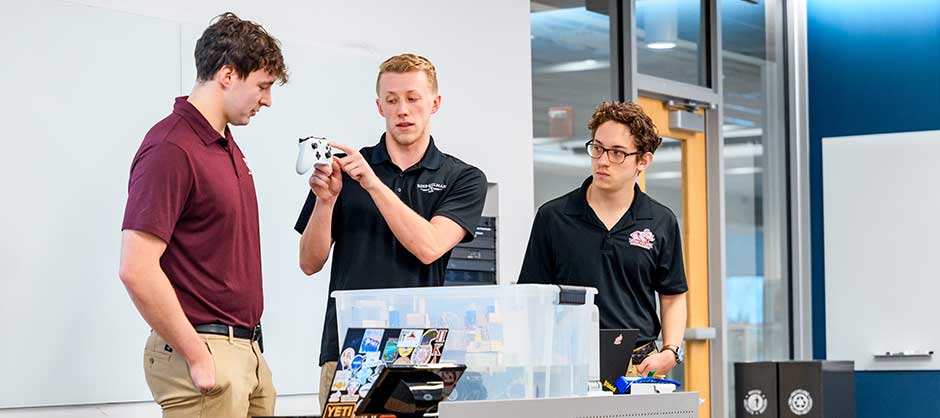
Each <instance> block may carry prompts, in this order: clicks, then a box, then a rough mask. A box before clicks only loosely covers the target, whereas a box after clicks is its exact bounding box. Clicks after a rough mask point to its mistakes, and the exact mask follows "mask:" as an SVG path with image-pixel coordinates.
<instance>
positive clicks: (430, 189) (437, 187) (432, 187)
mask: <svg viewBox="0 0 940 418" xmlns="http://www.w3.org/2000/svg"><path fill="white" fill-rule="evenodd" d="M446 188H447V185H446V184H440V183H427V184H421V183H418V190H420V191H422V192H425V193H434V192H439V191H441V190H444V189H446Z"/></svg>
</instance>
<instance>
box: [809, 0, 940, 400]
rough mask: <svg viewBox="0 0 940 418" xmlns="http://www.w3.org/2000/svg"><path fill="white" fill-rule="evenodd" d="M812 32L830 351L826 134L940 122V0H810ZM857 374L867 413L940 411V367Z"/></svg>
mask: <svg viewBox="0 0 940 418" xmlns="http://www.w3.org/2000/svg"><path fill="white" fill-rule="evenodd" d="M807 32H808V34H807V35H808V36H807V39H808V49H807V54H808V56H807V58H808V66H809V72H808V78H809V85H808V88H809V134H810V167H809V169H810V187H811V190H810V201H811V205H812V208H811V217H812V225H811V229H812V259H813V265H812V272H813V286H812V290H813V355H814V357H816V358H826V316H825V263H824V260H825V254H824V245H823V243H824V237H823V210H824V208H823V191H822V138H825V137H832V136H845V135H864V134H877V133H888V132H910V131H921V130H932V129H940V1H938V0H906V1H898V2H888V1H882V0H841V1H835V0H831V1H823V0H808V1H807ZM938 159H940V156H938ZM890 161H891V156H890V155H886V156H885V165H884V166H881V167H872V169H873V170H893V169H897V168H896V167H892V166H891V162H890ZM888 194H889V195H890V191H888ZM924 331H925V332H936V330H924ZM834 360H836V359H834ZM857 379H858V392H857V395H858V416H859V417H884V416H893V417H940V396H937V392H938V391H940V372H861V373H858V376H857Z"/></svg>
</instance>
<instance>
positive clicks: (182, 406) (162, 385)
mask: <svg viewBox="0 0 940 418" xmlns="http://www.w3.org/2000/svg"><path fill="white" fill-rule="evenodd" d="M199 336H200V337H202V339H203V340H204V341H205V342H206V346H207V347H208V348H209V351H210V352H211V353H212V360H213V362H214V363H215V381H216V388H215V389H213V390H212V391H210V392H209V393H208V394H205V395H203V394H202V393H200V392H199V390H198V389H196V387H195V386H194V385H193V382H192V379H191V378H190V377H189V365H188V364H187V363H186V360H185V359H183V357H182V356H181V355H179V353H178V352H175V351H169V350H167V347H168V345H167V343H166V341H164V340H163V338H160V336H159V335H157V334H156V333H155V332H151V333H150V338H148V339H147V346H146V348H144V377H145V378H146V379H147V385H148V386H150V392H151V393H152V394H153V400H154V401H155V402H157V403H158V404H159V405H160V407H161V408H162V409H163V417H164V418H174V417H187V418H189V417H200V418H201V417H226V418H228V417H246V418H248V417H252V416H255V415H274V400H275V397H276V396H277V395H276V393H275V391H274V385H273V383H272V381H271V370H270V369H269V368H268V364H267V362H265V361H264V357H262V356H261V350H260V349H259V348H258V343H257V342H251V341H249V340H246V339H241V338H230V337H228V336H224V335H209V334H199Z"/></svg>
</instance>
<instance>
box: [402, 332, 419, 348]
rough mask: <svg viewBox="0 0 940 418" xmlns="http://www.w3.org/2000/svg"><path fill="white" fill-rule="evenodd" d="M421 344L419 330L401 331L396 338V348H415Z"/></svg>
mask: <svg viewBox="0 0 940 418" xmlns="http://www.w3.org/2000/svg"><path fill="white" fill-rule="evenodd" d="M420 344H421V330H420V329H403V330H401V335H399V337H398V348H403V347H405V348H408V347H417V346H418V345H420Z"/></svg>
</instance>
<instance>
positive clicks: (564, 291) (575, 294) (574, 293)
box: [556, 284, 587, 305]
mask: <svg viewBox="0 0 940 418" xmlns="http://www.w3.org/2000/svg"><path fill="white" fill-rule="evenodd" d="M556 286H558V304H559V305H584V300H585V295H587V289H586V288H583V287H581V286H566V285H563V284H559V285H556Z"/></svg>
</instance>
